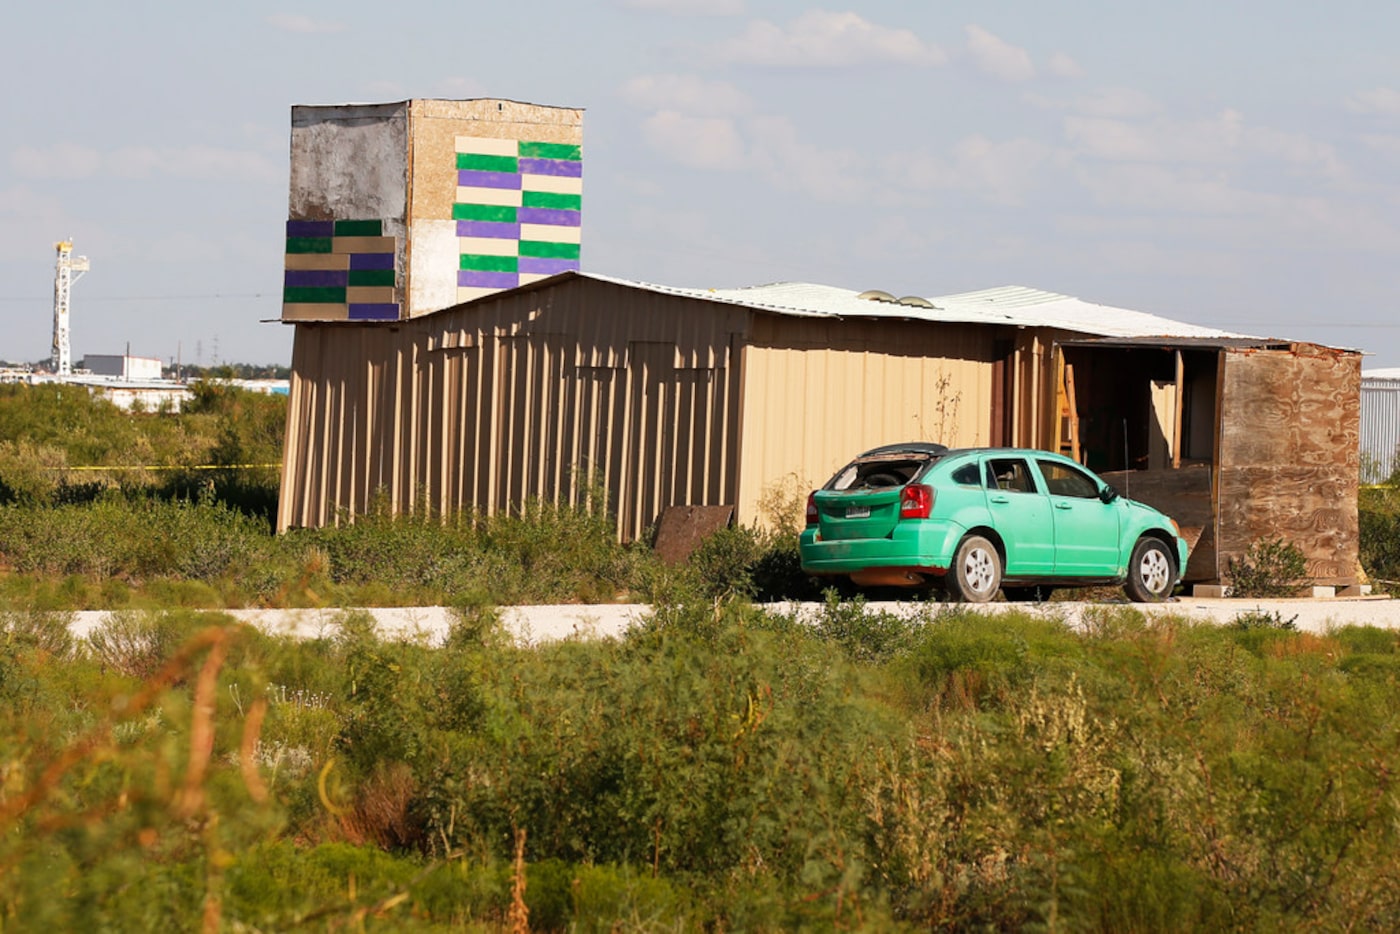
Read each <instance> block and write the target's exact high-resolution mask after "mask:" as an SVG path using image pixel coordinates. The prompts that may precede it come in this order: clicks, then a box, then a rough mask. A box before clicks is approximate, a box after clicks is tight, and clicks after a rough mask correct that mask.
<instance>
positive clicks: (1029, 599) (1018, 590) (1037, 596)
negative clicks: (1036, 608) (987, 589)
mask: <svg viewBox="0 0 1400 934" xmlns="http://www.w3.org/2000/svg"><path fill="white" fill-rule="evenodd" d="M1001 592H1002V594H1004V595H1005V597H1006V600H1007V602H1008V603H1046V602H1048V601H1049V600H1050V595H1051V594H1052V593H1054V592H1055V588H1054V587H1046V586H1045V585H1044V584H1035V585H1032V586H1030V587H1003V588H1001Z"/></svg>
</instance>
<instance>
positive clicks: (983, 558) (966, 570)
mask: <svg viewBox="0 0 1400 934" xmlns="http://www.w3.org/2000/svg"><path fill="white" fill-rule="evenodd" d="M963 576H964V577H966V578H967V585H968V586H969V587H971V588H972V589H973V591H975V592H976V593H986V592H987V591H989V590H991V589H992V582H993V579H994V578H995V577H996V572H995V570H994V567H993V564H992V556H991V555H989V554H987V552H986V550H985V549H982V548H974V549H972V550H971V551H969V552H968V553H967V557H966V558H965V559H964V560H963Z"/></svg>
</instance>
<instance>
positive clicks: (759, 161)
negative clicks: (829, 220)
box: [748, 117, 873, 201]
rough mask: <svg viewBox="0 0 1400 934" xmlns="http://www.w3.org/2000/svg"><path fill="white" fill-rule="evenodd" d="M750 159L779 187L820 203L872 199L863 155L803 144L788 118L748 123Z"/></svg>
mask: <svg viewBox="0 0 1400 934" xmlns="http://www.w3.org/2000/svg"><path fill="white" fill-rule="evenodd" d="M748 129H749V132H750V134H751V136H752V140H753V142H752V144H751V146H750V158H751V160H752V162H753V164H754V166H755V167H756V168H758V170H759V171H760V172H762V173H763V174H765V175H766V176H767V177H768V179H769V181H771V182H772V183H773V184H774V185H776V186H778V187H779V188H783V189H786V190H789V191H800V192H804V193H806V194H809V195H811V196H812V197H813V198H815V199H816V200H819V201H858V200H861V199H864V198H868V197H870V190H871V187H872V182H873V180H872V179H871V177H870V172H869V169H868V166H867V165H866V163H865V160H864V158H863V157H862V155H861V154H860V153H858V152H856V151H854V150H848V149H826V148H823V147H820V146H814V145H812V144H810V143H806V142H804V141H803V140H802V139H800V138H799V135H798V132H797V128H796V127H794V126H793V124H792V122H791V121H790V120H788V119H787V118H786V117H760V118H757V119H754V120H751V121H749V124H748Z"/></svg>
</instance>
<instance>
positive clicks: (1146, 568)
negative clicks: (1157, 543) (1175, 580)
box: [1138, 548, 1172, 593]
mask: <svg viewBox="0 0 1400 934" xmlns="http://www.w3.org/2000/svg"><path fill="white" fill-rule="evenodd" d="M1171 573H1172V568H1171V565H1170V564H1169V563H1168V562H1167V556H1166V555H1164V554H1162V553H1161V552H1160V551H1158V550H1157V549H1156V548H1149V549H1147V551H1146V552H1144V553H1143V556H1142V561H1140V562H1139V563H1138V580H1140V581H1142V584H1143V586H1144V587H1146V588H1147V589H1148V590H1149V591H1151V592H1152V593H1164V592H1165V591H1166V589H1167V582H1168V581H1169V580H1170V579H1171Z"/></svg>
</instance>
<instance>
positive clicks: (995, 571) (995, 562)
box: [948, 535, 1001, 603]
mask: <svg viewBox="0 0 1400 934" xmlns="http://www.w3.org/2000/svg"><path fill="white" fill-rule="evenodd" d="M948 578H949V586H948V592H949V594H950V595H951V596H952V597H954V598H955V599H958V600H962V601H964V602H966V603H986V602H987V601H988V600H990V599H992V597H994V596H996V592H997V588H999V587H1000V586H1001V556H1000V555H998V554H997V550H996V547H995V546H994V545H993V544H992V543H991V542H989V541H987V540H986V539H985V538H983V537H982V536H980V535H969V536H968V537H967V538H965V539H963V541H962V544H961V545H959V546H958V550H957V553H956V554H955V555H954V556H953V566H952V568H951V569H949V572H948Z"/></svg>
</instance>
